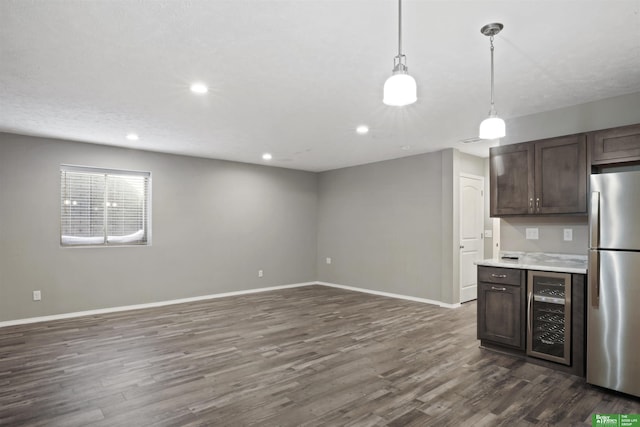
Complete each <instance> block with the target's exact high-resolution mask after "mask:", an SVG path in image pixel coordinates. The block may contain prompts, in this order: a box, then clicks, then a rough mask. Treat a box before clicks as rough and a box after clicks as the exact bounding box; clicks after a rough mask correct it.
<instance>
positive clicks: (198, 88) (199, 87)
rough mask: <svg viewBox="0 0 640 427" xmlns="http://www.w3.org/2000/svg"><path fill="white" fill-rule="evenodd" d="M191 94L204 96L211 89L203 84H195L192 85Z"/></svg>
mask: <svg viewBox="0 0 640 427" xmlns="http://www.w3.org/2000/svg"><path fill="white" fill-rule="evenodd" d="M191 92H193V93H197V94H200V95H202V94H203V93H207V92H209V88H208V87H207V86H205V85H204V84H203V83H193V84H192V85H191Z"/></svg>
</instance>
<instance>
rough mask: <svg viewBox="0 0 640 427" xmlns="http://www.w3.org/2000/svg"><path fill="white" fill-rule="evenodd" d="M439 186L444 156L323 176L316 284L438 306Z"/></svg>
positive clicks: (441, 259)
mask: <svg viewBox="0 0 640 427" xmlns="http://www.w3.org/2000/svg"><path fill="white" fill-rule="evenodd" d="M449 151H452V150H449ZM443 181H444V180H443V152H437V153H429V154H423V155H417V156H411V157H405V158H401V159H396V160H389V161H384V162H379V163H372V164H368V165H363V166H355V167H349V168H344V169H338V170H333V171H328V172H323V173H321V174H320V180H319V184H318V279H319V280H320V281H324V282H330V283H337V284H341V285H348V286H356V287H361V288H366V289H372V290H378V291H384V292H392V293H398V294H403V295H411V296H415V297H420V298H427V299H433V300H442V298H443V296H442V283H443V277H442V270H443V268H442V266H443V264H444V263H445V261H444V258H446V256H447V254H445V253H443V227H442V223H443V219H444V218H443V212H446V213H450V210H451V205H450V204H447V205H446V206H445V204H443V203H442V202H441V201H442V198H443V194H442V193H443V191H447V192H449V197H450V195H451V190H450V188H447V186H445V185H443ZM447 217H448V218H447V219H449V220H450V218H451V215H447ZM327 257H331V259H332V263H331V264H330V265H327V264H326V263H325V259H326V258H327ZM444 281H446V280H444Z"/></svg>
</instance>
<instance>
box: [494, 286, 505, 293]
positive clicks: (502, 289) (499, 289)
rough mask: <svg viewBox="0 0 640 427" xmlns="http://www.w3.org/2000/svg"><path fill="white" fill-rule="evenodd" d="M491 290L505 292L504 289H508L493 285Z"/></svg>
mask: <svg viewBox="0 0 640 427" xmlns="http://www.w3.org/2000/svg"><path fill="white" fill-rule="evenodd" d="M491 290H492V291H503V292H504V291H506V290H507V288H496V287H495V286H492V287H491Z"/></svg>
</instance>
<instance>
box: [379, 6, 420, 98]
mask: <svg viewBox="0 0 640 427" xmlns="http://www.w3.org/2000/svg"><path fill="white" fill-rule="evenodd" d="M408 71H409V69H408V68H407V58H406V56H404V55H403V54H402V0H398V55H397V56H396V57H395V58H393V75H392V76H391V77H389V78H388V79H387V81H386V82H385V83H384V96H383V98H382V102H384V103H385V104H387V105H393V106H396V107H402V106H404V105H409V104H413V103H414V102H416V101H417V100H418V96H417V92H418V88H417V85H416V81H415V79H414V78H413V77H411V76H410V75H409V73H408Z"/></svg>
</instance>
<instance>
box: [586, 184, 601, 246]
mask: <svg viewBox="0 0 640 427" xmlns="http://www.w3.org/2000/svg"><path fill="white" fill-rule="evenodd" d="M589 227H590V230H589V231H590V233H589V234H590V236H589V237H590V239H591V243H590V247H591V248H599V247H600V192H599V191H592V192H591V209H589Z"/></svg>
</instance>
